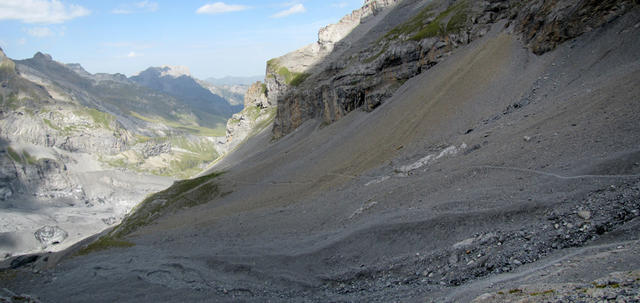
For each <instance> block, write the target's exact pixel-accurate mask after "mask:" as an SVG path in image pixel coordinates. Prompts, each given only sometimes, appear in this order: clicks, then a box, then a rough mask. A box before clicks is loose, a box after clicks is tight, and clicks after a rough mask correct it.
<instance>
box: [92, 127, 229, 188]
mask: <svg viewBox="0 0 640 303" xmlns="http://www.w3.org/2000/svg"><path fill="white" fill-rule="evenodd" d="M136 138H137V140H138V143H147V142H150V143H153V144H161V143H165V142H168V143H169V144H171V147H172V152H171V157H172V158H170V160H169V162H168V163H167V165H165V166H161V167H158V166H154V165H149V166H145V165H144V164H145V160H146V159H142V155H141V154H140V153H138V152H136V153H135V156H134V157H135V159H129V158H128V156H124V155H119V156H117V157H102V158H101V159H100V160H101V161H102V162H103V163H106V164H108V165H110V166H112V167H118V168H126V169H129V170H133V171H136V172H140V173H151V174H154V175H157V176H170V177H175V178H189V177H191V176H194V175H196V174H198V173H200V172H201V171H202V170H203V167H205V166H206V165H208V164H209V163H211V162H213V161H214V160H216V159H217V158H218V157H219V154H218V152H217V151H216V149H215V147H214V144H213V143H211V142H209V141H208V140H195V141H194V140H189V139H188V138H186V137H184V136H170V137H155V138H154V137H145V136H141V135H138V136H136ZM129 156H130V154H129Z"/></svg>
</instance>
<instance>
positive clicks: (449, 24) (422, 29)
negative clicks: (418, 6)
mask: <svg viewBox="0 0 640 303" xmlns="http://www.w3.org/2000/svg"><path fill="white" fill-rule="evenodd" d="M435 8H436V4H435V3H432V4H429V5H427V6H426V7H425V8H424V9H422V10H421V11H420V12H419V13H418V14H417V15H415V16H414V17H413V18H411V19H410V20H409V21H407V22H405V23H403V24H401V25H398V26H396V27H395V28H393V29H392V30H390V31H389V32H388V33H387V34H386V35H385V36H384V38H385V39H388V40H395V39H397V38H399V37H400V36H401V35H404V36H409V39H411V40H416V41H419V40H422V39H425V38H430V37H435V36H445V35H448V34H452V33H456V32H459V31H460V30H462V29H463V28H464V25H465V23H466V22H467V19H468V14H469V4H468V3H467V0H464V1H459V2H457V3H455V4H453V5H451V6H449V7H448V8H447V9H446V10H444V11H443V12H441V13H440V14H438V16H436V17H435V18H434V19H433V20H431V21H430V22H426V21H428V20H429V19H431V18H433V17H434V15H435V13H433V10H434V9H435Z"/></svg>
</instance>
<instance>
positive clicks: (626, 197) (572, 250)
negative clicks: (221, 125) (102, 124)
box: [0, 0, 640, 302]
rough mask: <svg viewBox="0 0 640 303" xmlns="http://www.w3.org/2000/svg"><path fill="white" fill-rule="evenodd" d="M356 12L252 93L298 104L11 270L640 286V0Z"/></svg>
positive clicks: (29, 288)
mask: <svg viewBox="0 0 640 303" xmlns="http://www.w3.org/2000/svg"><path fill="white" fill-rule="evenodd" d="M385 5H388V6H385ZM354 20H357V21H354ZM339 24H342V25H339V26H338V27H337V28H335V27H329V29H331V28H333V29H332V30H331V31H335V33H336V34H335V35H336V37H342V39H341V40H339V41H337V40H331V39H328V40H331V41H334V42H331V43H330V44H325V42H324V41H327V39H324V38H321V39H319V42H318V43H316V44H314V45H311V46H308V47H306V48H303V49H302V50H299V51H296V52H293V53H290V54H287V55H285V56H283V57H280V58H276V59H275V60H271V61H269V62H268V63H267V75H266V79H265V84H264V85H262V84H260V83H257V84H255V85H254V86H252V89H251V90H250V93H249V94H248V95H247V99H246V100H247V101H248V102H247V104H251V105H254V106H256V107H257V108H261V110H264V109H273V108H277V116H276V118H275V122H274V127H273V129H271V131H270V130H269V128H266V129H263V130H262V131H259V132H256V133H255V135H253V136H250V138H249V139H247V140H243V141H244V144H239V145H237V146H236V147H235V148H234V149H233V151H232V152H230V153H228V154H227V155H226V156H225V157H224V158H223V159H221V160H219V161H218V162H216V163H215V164H214V165H213V167H212V168H211V169H209V170H208V171H207V172H206V173H203V174H201V176H200V177H198V178H194V179H190V180H184V181H180V182H176V183H175V184H174V185H173V186H171V187H169V188H167V189H166V190H164V191H161V192H158V193H156V194H154V195H150V196H149V197H148V198H146V199H145V201H144V202H143V203H141V204H140V205H139V206H138V207H137V209H136V211H135V212H132V214H131V215H129V216H127V217H126V218H125V219H124V220H123V222H122V223H121V224H119V225H118V226H116V227H114V229H113V230H111V231H109V232H106V233H104V234H102V235H100V237H96V238H95V239H91V240H90V241H87V242H86V243H82V244H79V245H77V246H76V247H74V248H71V249H69V250H67V251H65V252H61V253H56V254H41V255H32V256H21V257H16V258H11V259H7V260H6V261H5V262H3V263H0V266H3V267H4V268H7V269H6V270H5V271H3V272H2V274H0V282H2V284H3V286H6V288H7V289H10V290H12V291H13V292H15V293H17V294H30V295H32V296H36V297H38V298H41V299H42V300H44V301H62V300H64V301H69V300H70V301H78V302H82V301H101V302H113V301H119V302H120V301H125V302H134V301H135V302H140V301H149V302H155V301H250V302H262V301H287V302H288V301H314V302H316V301H317V302H327V301H329V302H338V301H340V302H342V301H347V302H351V301H358V302H361V301H366V302H395V301H400V302H414V301H415V302H423V301H427V302H429V301H433V302H469V301H471V300H474V299H476V298H477V299H476V302H487V301H488V302H494V301H495V302H509V301H515V300H519V301H527V302H528V301H532V302H548V301H551V300H553V301H560V302H565V301H568V302H570V301H585V302H600V301H605V300H612V299H614V298H616V300H626V301H633V300H636V299H637V285H638V283H637V281H634V280H633V279H635V278H636V276H637V270H638V264H639V263H638V262H640V257H639V256H640V254H639V253H638V252H640V236H639V235H640V165H639V163H640V145H639V144H638V142H640V124H639V123H638V120H640V102H638V96H640V39H639V38H638V37H640V7H639V5H638V4H637V2H632V1H624V0H611V1H592V0H580V1H563V0H560V1H546V0H545V1H543V0H539V1H538V0H533V1H527V2H522V1H509V0H492V1H465V0H457V1H455V0H440V1H436V0H434V1H418V0H403V1H380V0H378V1H376V0H367V1H365V6H364V7H363V9H361V10H358V11H355V12H354V13H353V14H351V15H350V16H348V17H346V18H345V19H343V21H341V22H340V23H339ZM325 30H326V29H325ZM324 35H327V36H329V37H331V36H332V35H330V34H329V33H324V34H323V36H324ZM323 46H324V47H323ZM310 56H318V57H310ZM274 106H277V107H274ZM263 107H264V108H263ZM249 115H250V113H249V112H247V109H245V112H243V113H242V116H244V117H246V116H249ZM274 137H275V138H277V139H274ZM592 283H595V284H592ZM571 290H575V291H574V292H572V291H571ZM485 293H486V294H485ZM70 298H71V299H70Z"/></svg>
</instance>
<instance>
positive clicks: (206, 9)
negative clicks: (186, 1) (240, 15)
mask: <svg viewBox="0 0 640 303" xmlns="http://www.w3.org/2000/svg"><path fill="white" fill-rule="evenodd" d="M249 8H250V7H249V6H246V5H236V4H226V3H224V2H216V3H212V4H205V5H203V6H201V7H200V8H198V10H197V11H196V13H198V14H221V13H230V12H238V11H243V10H246V9H249Z"/></svg>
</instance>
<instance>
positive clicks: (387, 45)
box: [363, 43, 389, 64]
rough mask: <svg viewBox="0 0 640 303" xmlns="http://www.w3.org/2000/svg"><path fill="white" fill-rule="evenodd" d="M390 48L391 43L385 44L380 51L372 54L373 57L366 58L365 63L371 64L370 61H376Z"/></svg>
mask: <svg viewBox="0 0 640 303" xmlns="http://www.w3.org/2000/svg"><path fill="white" fill-rule="evenodd" d="M388 49H389V43H385V44H384V46H383V47H382V49H381V50H380V51H379V52H378V53H376V54H375V55H373V56H371V57H369V58H367V59H364V61H363V63H367V64H369V63H371V62H373V61H375V60H376V59H378V58H379V57H380V56H382V54H384V53H385V52H386V51H387V50H388Z"/></svg>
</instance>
